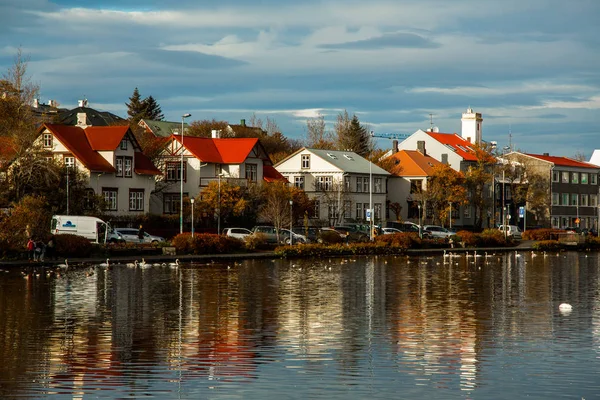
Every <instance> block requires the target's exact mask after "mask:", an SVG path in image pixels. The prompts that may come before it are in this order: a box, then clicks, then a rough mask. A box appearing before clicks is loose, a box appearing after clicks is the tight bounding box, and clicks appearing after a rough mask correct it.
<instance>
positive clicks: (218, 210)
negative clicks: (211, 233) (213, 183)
mask: <svg viewBox="0 0 600 400" xmlns="http://www.w3.org/2000/svg"><path fill="white" fill-rule="evenodd" d="M221 176H223V173H220V174H219V175H218V177H219V192H218V194H217V198H218V201H217V202H218V204H217V235H220V234H221Z"/></svg>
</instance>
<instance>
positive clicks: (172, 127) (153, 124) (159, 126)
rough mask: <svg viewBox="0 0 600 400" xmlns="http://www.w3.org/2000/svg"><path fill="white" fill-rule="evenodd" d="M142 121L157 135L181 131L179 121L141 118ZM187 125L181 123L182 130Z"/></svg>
mask: <svg viewBox="0 0 600 400" xmlns="http://www.w3.org/2000/svg"><path fill="white" fill-rule="evenodd" d="M142 121H144V123H145V124H146V125H147V126H148V127H149V128H150V130H151V131H152V132H153V133H154V135H155V136H158V137H169V136H171V134H173V133H179V131H181V122H171V121H154V120H151V119H143V120H142ZM188 127H189V126H188V124H186V123H184V124H183V129H184V130H185V129H186V128H188Z"/></svg>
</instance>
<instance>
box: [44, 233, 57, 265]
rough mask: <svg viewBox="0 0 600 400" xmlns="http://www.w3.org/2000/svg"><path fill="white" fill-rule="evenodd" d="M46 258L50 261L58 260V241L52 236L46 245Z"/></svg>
mask: <svg viewBox="0 0 600 400" xmlns="http://www.w3.org/2000/svg"><path fill="white" fill-rule="evenodd" d="M46 256H47V257H48V259H49V260H56V239H55V238H54V235H52V236H50V240H48V243H46Z"/></svg>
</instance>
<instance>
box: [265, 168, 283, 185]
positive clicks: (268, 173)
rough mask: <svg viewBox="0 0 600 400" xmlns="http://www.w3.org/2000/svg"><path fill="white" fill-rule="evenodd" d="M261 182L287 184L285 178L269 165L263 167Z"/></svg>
mask: <svg viewBox="0 0 600 400" xmlns="http://www.w3.org/2000/svg"><path fill="white" fill-rule="evenodd" d="M263 180H264V181H265V182H275V181H285V182H288V180H287V178H286V177H285V176H283V175H281V174H280V173H279V171H277V170H276V169H275V167H273V166H271V165H264V166H263Z"/></svg>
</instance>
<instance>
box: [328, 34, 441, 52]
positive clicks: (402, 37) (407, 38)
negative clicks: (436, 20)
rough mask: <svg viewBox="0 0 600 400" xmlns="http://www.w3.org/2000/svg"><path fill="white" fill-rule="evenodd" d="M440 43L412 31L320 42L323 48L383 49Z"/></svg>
mask: <svg viewBox="0 0 600 400" xmlns="http://www.w3.org/2000/svg"><path fill="white" fill-rule="evenodd" d="M439 46H440V45H439V44H438V43H435V42H433V41H431V40H429V39H426V38H424V37H422V36H419V35H415V34H413V33H402V32H398V33H388V34H385V35H382V36H377V37H373V38H369V39H362V40H356V41H354V42H346V43H335V44H322V45H320V47H322V48H324V49H357V50H368V49H385V48H389V47H397V48H428V49H432V48H437V47H439Z"/></svg>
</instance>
